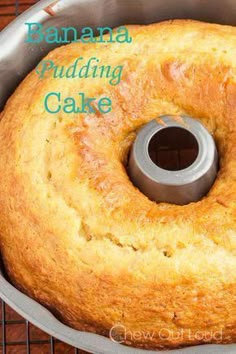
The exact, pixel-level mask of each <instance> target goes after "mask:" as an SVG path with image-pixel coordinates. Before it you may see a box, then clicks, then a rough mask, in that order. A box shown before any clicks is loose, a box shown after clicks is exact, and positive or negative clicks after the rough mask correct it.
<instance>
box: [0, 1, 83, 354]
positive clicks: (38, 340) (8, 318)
mask: <svg viewBox="0 0 236 354" xmlns="http://www.w3.org/2000/svg"><path fill="white" fill-rule="evenodd" d="M38 1H39V0H0V30H1V29H3V28H4V27H5V26H6V25H7V24H8V23H9V22H11V21H12V20H13V19H14V18H15V17H16V16H18V15H19V14H21V13H22V12H23V11H25V10H26V9H27V8H29V7H30V6H32V5H34V4H35V3H36V2H38ZM54 353H55V354H82V353H83V354H85V352H84V351H81V350H78V349H76V348H73V347H71V346H69V345H67V344H65V343H62V342H60V341H59V340H57V339H55V338H53V337H51V336H49V335H48V334H46V333H44V332H42V331H41V330H39V329H38V328H36V327H35V326H34V325H32V324H31V323H29V322H28V321H27V320H25V319H24V318H22V317H21V316H20V315H18V314H17V313H16V312H15V311H13V310H12V309H11V308H10V307H9V306H8V305H6V304H5V303H4V301H3V300H1V299H0V354H54Z"/></svg>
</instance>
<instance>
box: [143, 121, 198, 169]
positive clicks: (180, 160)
mask: <svg viewBox="0 0 236 354" xmlns="http://www.w3.org/2000/svg"><path fill="white" fill-rule="evenodd" d="M198 151H199V148H198V142H197V140H196V138H195V136H194V135H193V134H191V133H190V132H189V131H188V130H186V129H184V128H179V127H167V128H164V129H162V130H160V131H158V132H157V133H156V134H155V135H153V137H152V138H151V140H150V142H149V145H148V153H149V156H150V158H151V160H152V162H154V164H155V165H157V166H158V167H160V168H162V169H164V170H169V171H178V170H183V169H184V168H187V167H189V166H190V165H192V164H193V162H194V161H195V160H196V158H197V156H198Z"/></svg>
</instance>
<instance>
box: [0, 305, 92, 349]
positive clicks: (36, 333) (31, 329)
mask: <svg viewBox="0 0 236 354" xmlns="http://www.w3.org/2000/svg"><path fill="white" fill-rule="evenodd" d="M0 315H1V320H0V324H1V327H2V328H1V335H0V338H1V346H0V353H1V354H23V353H24V354H49V353H50V354H54V353H55V354H62V353H63V354H64V353H65V354H82V353H85V352H82V351H80V350H78V349H77V348H72V347H71V346H69V345H67V344H65V343H62V342H60V341H59V340H57V339H55V338H53V337H50V336H49V335H47V334H46V333H44V332H42V331H41V330H39V329H38V328H36V327H35V326H34V325H32V324H31V323H29V322H28V321H27V320H25V319H23V318H22V317H21V316H20V315H18V314H17V313H16V312H15V311H13V310H12V309H11V308H10V307H9V306H7V305H6V304H5V303H4V302H3V301H2V300H1V310H0Z"/></svg>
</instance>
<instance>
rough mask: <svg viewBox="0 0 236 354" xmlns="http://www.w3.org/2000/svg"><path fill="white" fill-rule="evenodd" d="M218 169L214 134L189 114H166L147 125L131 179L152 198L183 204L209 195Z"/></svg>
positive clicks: (139, 140)
mask: <svg viewBox="0 0 236 354" xmlns="http://www.w3.org/2000/svg"><path fill="white" fill-rule="evenodd" d="M217 171H218V153H217V149H216V145H215V141H214V139H213V137H212V136H211V134H210V133H209V132H208V130H207V129H206V128H205V127H204V126H203V125H202V124H201V123H200V122H199V121H198V120H197V119H193V118H191V117H188V116H174V115H164V116H161V117H159V118H157V119H154V120H152V121H151V122H149V123H148V124H146V125H144V126H143V127H142V128H141V129H140V130H139V132H138V134H137V137H136V139H135V141H134V144H133V146H132V148H131V153H130V158H129V163H128V173H129V176H130V179H131V180H132V182H133V184H134V185H135V186H136V187H138V188H139V190H140V191H141V192H142V193H144V194H145V195H146V196H147V197H148V198H149V199H151V200H153V201H156V202H166V203H172V204H179V205H185V204H189V203H191V202H196V201H199V200H200V199H201V198H202V197H203V196H205V195H206V194H207V193H208V191H209V190H210V188H211V186H212V185H213V183H214V181H215V179H216V175H217Z"/></svg>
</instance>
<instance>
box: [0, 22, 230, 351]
mask: <svg viewBox="0 0 236 354" xmlns="http://www.w3.org/2000/svg"><path fill="white" fill-rule="evenodd" d="M129 30H130V33H131V35H132V37H133V43H132V45H130V44H123V45H119V44H117V43H114V44H110V45H109V46H107V45H106V44H90V45H89V46H88V45H83V44H78V43H73V44H70V45H68V46H65V47H61V48H58V49H56V50H54V51H52V52H51V53H50V54H49V55H48V56H47V58H50V59H52V60H54V61H55V62H57V63H58V64H60V65H63V64H64V65H67V66H69V65H70V64H71V63H73V62H74V61H75V59H76V58H77V57H78V56H79V55H81V56H83V57H84V58H89V57H91V56H93V55H94V53H96V55H97V57H99V58H100V60H101V61H102V60H104V61H105V62H106V63H107V64H110V65H115V64H116V65H124V73H123V77H122V81H121V83H120V84H119V85H117V86H110V85H109V84H107V82H105V81H104V80H103V79H98V80H96V81H91V80H88V79H80V80H64V79H61V80H51V79H50V78H48V79H47V78H45V79H43V80H39V78H38V76H37V74H36V73H35V72H32V73H31V74H30V75H28V77H27V78H26V79H25V80H24V81H23V83H22V84H21V85H20V86H19V88H18V89H17V90H16V92H15V93H14V94H13V96H12V97H11V98H10V99H9V101H8V103H7V105H6V107H5V109H4V111H3V113H2V119H1V122H0V176H1V182H0V210H1V212H0V235H1V236H0V247H1V248H0V249H1V254H2V256H3V259H4V264H5V266H6V269H7V272H8V274H9V276H10V278H11V280H12V282H13V283H14V284H15V285H16V286H17V287H18V288H20V289H21V290H22V291H24V292H25V293H27V294H29V295H30V296H32V297H33V298H34V299H36V300H38V301H40V302H41V303H42V304H44V305H45V306H47V307H48V308H50V309H51V310H52V311H54V312H55V313H56V314H57V316H58V317H59V318H60V319H61V320H63V321H64V322H65V323H67V324H68V325H70V326H72V327H74V328H77V329H81V330H88V331H92V332H96V333H101V334H105V335H108V334H109V330H110V329H111V328H112V327H113V326H114V325H117V324H121V325H122V326H124V327H125V328H126V329H127V335H126V338H125V343H126V344H132V345H135V346H139V347H145V348H174V347H179V346H185V345H193V344H198V343H204V342H216V343H231V342H235V341H236V257H235V256H236V144H235V137H236V104H235V102H236V71H235V68H236V64H235V58H236V45H235V43H236V29H235V28H233V27H227V26H220V25H213V24H204V23H200V22H195V21H183V20H179V21H169V22H164V23H161V24H154V25H149V26H131V27H130V28H129ZM49 91H62V92H63V93H65V94H66V95H67V96H73V95H75V94H76V93H77V92H81V91H84V92H86V93H87V94H88V96H92V97H99V96H101V95H107V96H108V97H111V98H112V102H113V110H112V112H111V113H108V114H106V115H102V114H101V113H97V114H95V115H85V114H83V115H82V114H80V115H78V114H77V115H76V114H71V115H68V114H65V113H59V114H56V115H51V114H49V113H47V112H46V111H45V110H44V107H43V103H42V102H43V98H44V96H45V94H46V93H47V92H49ZM166 113H168V114H183V113H186V114H189V115H191V116H193V117H198V118H200V119H201V121H202V122H203V124H204V125H205V126H206V127H207V128H208V129H209V131H210V132H211V133H212V134H213V136H214V138H215V140H216V142H217V145H218V149H219V154H220V171H219V174H218V177H217V180H216V182H215V184H214V186H213V188H212V189H211V191H210V192H209V194H208V195H207V196H206V197H205V198H203V199H202V200H201V201H199V202H197V203H192V204H189V205H186V206H175V205H169V204H165V203H161V204H156V203H154V202H152V201H150V200H148V198H146V197H145V196H144V195H143V194H142V193H141V192H140V191H139V190H137V189H136V188H135V187H134V186H133V185H132V183H131V181H130V180H129V178H128V176H127V173H126V170H125V163H126V159H127V153H128V151H129V148H130V145H131V143H132V141H133V140H134V137H135V132H136V131H137V129H138V128H139V127H140V126H141V125H143V124H144V123H146V122H148V121H149V120H151V119H153V118H155V117H157V116H159V115H161V114H166ZM219 331H220V332H221V333H222V336H214V335H211V334H212V333H213V334H214V333H216V332H219ZM136 332H141V333H142V334H143V335H141V336H140V337H138V336H135V335H133V334H135V333H136ZM148 333H151V334H152V336H150V337H149V336H148ZM165 333H166V335H165ZM179 333H182V334H181V335H178V334H179ZM137 337H138V338H137ZM203 338H204V339H203Z"/></svg>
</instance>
